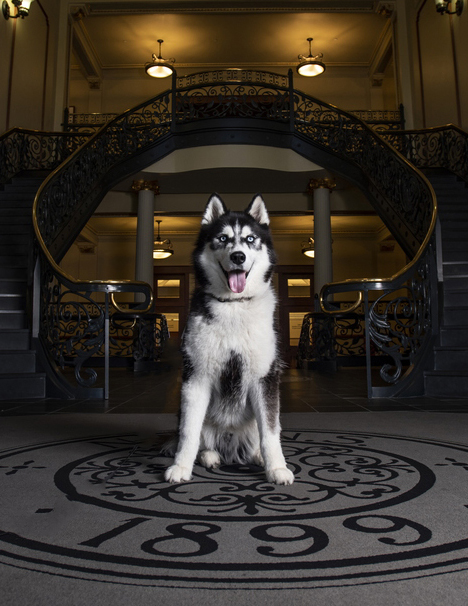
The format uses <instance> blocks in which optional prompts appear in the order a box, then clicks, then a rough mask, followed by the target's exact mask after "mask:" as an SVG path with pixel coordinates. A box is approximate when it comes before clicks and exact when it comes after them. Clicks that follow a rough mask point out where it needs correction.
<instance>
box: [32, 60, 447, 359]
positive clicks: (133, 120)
mask: <svg viewBox="0 0 468 606" xmlns="http://www.w3.org/2000/svg"><path fill="white" fill-rule="evenodd" d="M262 128H264V129H265V131H267V132H268V133H271V134H273V135H274V136H279V137H283V139H282V142H281V144H282V145H285V144H289V145H293V146H294V149H295V150H296V151H298V152H299V153H301V154H303V155H304V156H306V157H310V158H312V157H313V158H314V159H317V158H318V157H320V159H321V160H322V162H326V161H329V162H331V164H332V165H333V166H334V167H336V169H337V170H340V169H342V171H343V172H344V174H348V173H347V172H346V171H347V170H348V167H349V171H351V172H352V176H353V178H354V179H355V180H356V182H358V183H359V184H360V185H361V186H362V187H365V188H366V189H367V191H368V192H369V195H370V198H371V199H372V200H373V202H374V205H375V207H376V209H377V210H378V212H379V214H380V215H381V217H382V218H383V220H384V222H385V223H386V224H387V226H388V227H389V229H390V230H391V231H392V233H393V234H394V236H395V238H396V239H397V240H398V241H399V242H400V244H401V246H402V247H403V249H404V250H405V251H406V252H407V254H408V255H409V256H410V257H412V258H414V260H413V262H412V265H411V268H412V269H413V268H415V267H416V265H415V264H416V262H419V261H420V260H421V259H423V256H424V259H426V255H427V254H429V251H430V250H431V249H429V248H428V245H429V241H430V235H431V233H432V230H433V228H434V222H435V216H436V208H435V199H434V194H433V191H432V188H431V187H430V185H429V183H428V182H427V181H426V180H425V179H424V177H423V176H422V175H421V174H420V173H419V172H418V171H417V170H415V169H414V167H412V166H411V165H410V164H409V163H408V161H407V160H406V159H405V158H404V157H403V156H402V155H401V154H399V153H398V152H396V151H395V150H394V149H393V148H392V147H391V146H390V145H389V144H388V143H387V142H386V141H384V140H383V139H382V137H380V136H379V134H378V133H377V132H376V131H375V130H373V129H371V128H370V127H369V126H367V125H366V124H365V123H364V122H363V121H362V120H361V119H360V118H358V117H357V116H355V115H353V114H352V113H350V112H345V111H341V110H339V109H337V108H336V107H334V106H332V105H330V104H327V103H324V102H322V101H319V100H317V99H314V98H312V97H310V96H308V95H306V94H304V93H302V92H300V91H297V90H295V89H294V88H293V80H292V72H290V74H289V76H288V77H286V76H281V75H277V74H270V73H265V72H251V71H245V70H220V71H216V72H209V73H203V74H193V75H191V76H187V77H183V78H177V77H176V76H175V77H174V79H173V87H172V90H169V91H166V92H164V93H163V94H161V95H158V96H157V97H155V98H154V99H151V100H150V101H148V102H146V103H143V104H141V105H139V106H137V107H136V108H134V109H132V110H129V111H127V112H125V113H124V114H122V115H121V116H118V117H116V118H114V119H113V120H111V121H110V122H108V123H107V124H105V125H104V126H102V127H101V128H100V129H99V131H97V132H96V133H95V134H94V135H92V136H91V137H90V138H89V140H88V141H87V142H86V143H85V144H83V145H82V146H81V147H80V149H78V150H77V151H75V152H74V153H73V154H72V155H71V156H70V157H69V158H68V159H67V161H66V162H64V163H63V164H62V165H61V166H60V167H59V168H57V169H56V170H55V171H54V172H53V173H52V174H51V175H50V176H49V177H48V179H47V180H46V181H45V183H44V184H43V185H42V187H41V189H40V190H39V192H38V194H37V196H36V200H35V205H34V212H33V222H34V226H35V232H36V237H37V240H38V242H39V246H40V249H41V267H42V272H43V274H42V275H43V278H42V284H43V289H45V291H46V292H49V295H47V296H45V297H44V296H43V297H42V300H43V305H42V307H41V314H42V316H41V317H42V321H41V322H40V325H41V327H42V329H41V337H42V341H43V342H44V343H46V342H47V338H48V335H49V334H54V330H53V327H52V329H51V330H49V329H47V331H46V330H45V328H43V327H44V326H45V325H46V323H45V320H44V318H45V316H47V314H48V313H49V312H50V309H51V308H52V309H53V308H54V307H56V305H57V304H56V303H55V300H59V299H61V298H63V296H64V294H65V293H69V292H70V293H79V294H80V296H82V297H84V299H86V297H88V303H91V301H90V300H89V298H90V293H91V292H92V293H96V292H97V293H104V298H105V300H104V302H102V303H100V305H101V307H103V308H104V310H106V309H107V310H108V308H109V306H110V305H112V304H115V301H114V299H113V296H114V295H115V293H117V292H130V291H131V292H144V293H145V296H146V300H145V303H143V304H142V307H145V306H146V307H147V308H149V302H150V299H151V292H150V288H149V286H148V285H144V284H141V283H140V284H138V283H129V282H126V281H122V282H113V283H111V282H98V281H95V282H93V283H91V282H77V281H74V280H73V278H71V277H70V276H66V275H65V274H63V272H61V270H60V268H59V267H58V265H57V262H58V261H59V260H60V258H61V257H62V256H63V254H64V253H65V251H66V250H67V249H68V247H69V246H70V245H71V243H72V242H73V241H74V239H75V237H76V236H77V235H78V233H79V232H80V231H81V229H82V227H83V226H84V224H85V223H86V221H87V219H88V218H89V216H90V215H91V214H92V212H93V211H94V209H95V208H96V207H97V205H98V203H99V202H100V201H101V199H102V197H103V195H104V194H105V193H106V191H107V190H108V189H109V188H110V187H111V186H112V185H113V184H115V183H117V182H118V181H120V180H121V179H122V178H124V177H125V176H126V175H129V174H132V172H134V171H135V170H137V169H139V168H140V167H141V162H142V160H141V158H144V159H145V160H144V161H145V162H146V163H149V162H150V160H152V161H154V158H155V157H161V156H162V155H165V154H166V153H169V152H170V151H172V149H173V148H174V145H175V144H174V143H173V138H174V137H179V139H178V141H181V139H180V137H181V136H185V135H186V133H195V132H196V133H201V132H204V133H205V134H206V133H208V134H209V133H216V137H219V138H218V139H216V138H215V139H214V140H215V142H218V141H221V140H222V137H226V133H227V132H228V131H229V129H232V131H231V132H232V133H233V134H232V136H238V135H239V133H240V132H244V131H245V132H246V137H245V139H244V140H245V141H247V142H248V141H250V139H249V137H250V136H251V133H253V132H255V133H258V132H259V131H261V130H262ZM197 136H198V135H197ZM285 137H287V138H285ZM206 140H207V139H206V137H205V139H204V141H206ZM238 140H240V139H238ZM196 141H197V139H196V138H195V144H200V143H196ZM291 141H292V143H291ZM189 144H190V145H193V144H194V142H193V141H192V140H190V141H189V142H188V143H186V145H189ZM158 154H159V156H158ZM139 157H140V159H139ZM427 263H429V261H427ZM405 271H406V270H405ZM408 271H409V269H408ZM417 271H418V272H420V271H422V270H421V268H420V266H419V265H418V269H417ZM399 277H400V275H398V278H399ZM407 278H408V276H406V274H405V280H406V279H407ZM370 284H372V285H373V286H372V288H371V287H370ZM395 284H396V282H395V281H392V285H391V288H392V289H393V288H394V287H395ZM414 284H416V282H414ZM353 286H354V290H356V291H360V292H364V295H365V297H366V296H367V295H366V293H367V292H368V290H370V289H373V290H388V287H389V283H388V281H385V280H383V281H375V280H374V281H362V280H361V281H358V282H353ZM403 287H404V286H403V283H401V284H400V283H398V286H396V288H403ZM339 288H340V287H339V286H333V287H330V290H329V291H327V292H326V293H325V294H326V295H328V292H332V291H333V292H335V291H336V292H338V291H339ZM333 289H336V290H335V291H334V290H333ZM351 290H352V289H349V291H351ZM413 290H415V287H414V288H413ZM382 296H383V295H382ZM418 300H419V299H418ZM115 305H116V304H115ZM366 313H367V312H366ZM106 314H107V315H106ZM368 315H369V318H371V317H372V318H373V319H375V326H377V327H378V328H377V329H375V331H374V333H375V334H374V337H373V340H374V342H375V343H377V342H378V344H379V347H380V348H382V347H386V348H387V349H389V348H390V349H392V348H393V345H392V341H391V340H389V339H390V336H389V333H388V332H387V333H386V334H383V333H380V332H379V327H382V326H383V324H385V322H384V320H382V319H380V318H379V317H378V315H377V314H376V313H375V311H374V310H373V309H370V311H369V313H368ZM423 316H424V318H427V317H429V316H430V314H429V316H428V314H423ZM108 321H109V317H108V313H107V312H105V315H104V322H108ZM418 321H419V320H418ZM382 322H383V324H382ZM94 326H95V323H93V324H92V326H91V328H90V330H89V332H90V333H92V328H93V327H94ZM424 326H425V327H427V323H426V324H424ZM370 327H371V324H370V320H369V323H368V328H369V329H370ZM385 330H387V329H386V328H385ZM420 331H421V334H422V335H423V336H427V335H429V334H430V328H428V327H427V329H426V330H424V329H423V328H422V325H421V328H420ZM107 334H108V333H107ZM369 334H370V333H369V330H367V335H369ZM379 335H380V337H379ZM106 338H107V339H108V337H106ZM366 338H369V336H367V337H366ZM48 345H49V347H48V350H49V351H51V348H52V350H53V344H52V343H50V342H49V343H48ZM90 347H91V348H92V347H93V345H92V343H91V345H90ZM368 349H370V348H368ZM413 357H414V356H413Z"/></svg>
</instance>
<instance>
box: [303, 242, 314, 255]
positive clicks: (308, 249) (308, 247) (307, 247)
mask: <svg viewBox="0 0 468 606" xmlns="http://www.w3.org/2000/svg"><path fill="white" fill-rule="evenodd" d="M302 254H303V255H305V256H306V257H315V243H314V240H313V238H309V240H308V241H307V242H303V243H302Z"/></svg>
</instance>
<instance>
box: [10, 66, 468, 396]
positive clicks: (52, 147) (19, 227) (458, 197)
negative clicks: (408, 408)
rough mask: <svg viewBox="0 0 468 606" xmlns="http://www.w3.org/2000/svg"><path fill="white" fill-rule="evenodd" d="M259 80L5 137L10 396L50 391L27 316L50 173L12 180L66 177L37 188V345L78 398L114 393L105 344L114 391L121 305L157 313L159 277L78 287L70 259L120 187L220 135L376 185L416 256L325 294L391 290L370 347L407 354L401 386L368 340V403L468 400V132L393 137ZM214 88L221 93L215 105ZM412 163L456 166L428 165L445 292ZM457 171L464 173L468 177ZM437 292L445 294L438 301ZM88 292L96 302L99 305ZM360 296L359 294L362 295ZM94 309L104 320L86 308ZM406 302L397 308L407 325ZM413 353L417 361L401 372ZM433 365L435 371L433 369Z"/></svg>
mask: <svg viewBox="0 0 468 606" xmlns="http://www.w3.org/2000/svg"><path fill="white" fill-rule="evenodd" d="M244 80H245V84H248V90H249V94H248V95H247V94H246V95H239V80H238V75H237V73H236V75H235V79H234V80H233V76H232V72H231V71H230V70H221V72H220V71H219V70H218V71H216V72H203V73H201V74H195V75H194V77H192V76H190V78H177V79H173V82H172V88H171V89H168V90H167V91H164V92H162V93H160V94H159V95H157V96H156V97H154V98H152V99H150V100H148V101H145V102H143V103H141V104H139V105H138V106H136V107H134V108H132V109H131V110H128V111H127V112H124V113H123V114H121V115H120V116H118V117H117V118H115V119H113V120H112V121H110V122H109V123H106V124H104V125H103V126H101V128H100V129H99V130H98V131H97V132H96V133H95V134H94V135H93V136H92V137H91V138H89V137H85V138H84V139H83V138H82V136H81V135H80V134H79V133H74V134H73V133H72V134H70V133H38V132H36V131H25V130H22V129H12V130H11V131H8V132H7V133H5V134H4V135H2V136H1V137H0V177H1V181H0V182H1V183H7V184H6V185H5V186H4V187H3V188H2V189H0V215H1V217H2V223H1V226H0V248H1V250H0V399H7V398H8V399H13V398H17V399H18V398H42V397H44V395H45V385H46V379H45V376H44V375H43V374H42V373H41V372H38V370H40V369H38V363H37V359H36V356H35V353H34V350H33V349H32V348H31V333H30V331H29V313H28V312H27V309H28V301H27V291H28V287H27V285H28V271H29V272H31V269H30V268H29V267H28V266H29V259H30V258H31V259H32V258H33V255H30V253H31V252H32V251H31V250H30V248H31V244H32V242H33V238H32V234H31V228H32V226H31V206H32V202H33V198H34V193H35V192H36V190H37V188H38V186H39V184H40V182H41V181H42V178H43V175H37V174H36V175H34V178H32V175H24V174H23V176H22V178H21V179H13V180H11V178H12V176H13V175H18V174H20V171H25V170H29V171H31V170H33V171H36V170H54V172H53V174H52V175H51V176H50V178H49V179H48V181H47V184H46V185H45V187H44V188H43V189H42V190H41V193H40V195H39V196H38V201H37V219H38V220H37V225H36V226H35V227H36V228H37V233H38V236H39V237H38V246H39V248H40V250H38V255H39V258H40V259H41V267H40V269H41V280H42V281H43V284H44V288H45V291H44V292H43V293H41V295H42V297H43V298H45V299H47V300H48V308H47V310H45V309H44V308H40V309H38V308H37V306H36V305H35V306H34V318H35V322H36V321H37V322H40V323H41V328H42V331H41V335H40V339H39V340H38V343H39V347H40V356H41V358H40V359H41V361H43V363H44V364H45V366H47V373H48V375H47V376H48V378H47V381H48V383H49V382H50V381H52V379H57V380H59V381H62V380H63V381H65V382H66V383H67V387H66V390H65V391H63V390H62V386H61V387H60V389H61V390H62V391H63V393H69V394H71V396H72V397H73V395H74V396H75V397H106V396H102V395H98V392H99V394H101V392H102V389H101V388H99V389H97V388H96V387H95V383H96V379H97V377H98V373H97V372H95V371H94V369H92V368H88V366H87V363H88V361H90V358H91V357H92V356H95V354H96V352H97V351H98V349H95V348H96V347H97V348H100V347H102V344H105V347H104V354H105V356H104V358H105V373H104V374H105V385H106V386H108V378H109V376H108V369H109V358H110V354H109V351H110V350H109V343H110V340H109V339H110V337H109V334H110V333H109V308H110V306H113V307H114V308H117V309H118V305H117V303H116V302H115V299H114V295H117V294H118V293H127V295H128V293H133V294H134V295H136V294H137V293H141V294H143V295H144V298H145V304H144V305H143V304H142V307H141V308H139V309H140V311H141V313H145V312H146V311H147V310H149V309H151V289H150V288H149V286H148V285H147V284H142V283H141V282H129V281H125V280H124V281H120V282H116V281H105V280H103V281H91V282H86V283H85V282H78V281H75V280H74V279H73V278H71V277H69V276H66V275H65V274H63V272H61V270H60V268H59V266H58V265H57V263H58V261H59V260H60V259H61V258H62V256H63V254H65V252H66V250H67V249H68V248H69V246H71V245H72V243H73V241H74V240H75V238H76V237H77V236H78V234H79V233H80V231H81V229H82V227H83V225H84V224H85V221H86V219H87V218H89V217H90V216H92V214H93V212H94V211H95V209H96V208H97V206H98V204H99V203H100V201H101V199H102V195H103V193H105V192H106V191H108V190H109V189H110V188H112V186H113V185H114V184H115V183H116V182H118V181H119V180H121V179H122V178H124V177H130V176H131V175H132V174H134V173H135V170H138V169H139V168H140V167H141V166H148V165H150V164H152V163H154V162H156V161H157V160H158V159H160V158H162V157H164V156H166V155H167V154H169V153H171V151H173V150H174V149H178V148H180V149H182V148H185V147H193V146H197V145H198V146H203V145H219V144H267V145H270V146H273V147H288V148H291V149H292V150H294V151H296V152H298V153H299V154H301V155H302V156H304V157H306V158H309V159H310V160H313V161H315V162H317V161H319V164H320V163H321V164H322V165H323V166H327V167H328V168H329V169H330V170H336V171H337V172H339V173H340V174H342V175H343V176H344V177H349V178H350V179H351V180H352V181H353V182H355V183H356V184H357V185H358V186H360V187H362V188H363V189H365V190H367V191H368V193H369V196H370V197H371V198H372V199H373V200H374V201H375V204H376V208H377V209H378V212H379V215H380V216H381V218H382V220H383V221H384V222H385V224H386V225H387V226H388V227H389V229H390V230H391V231H392V233H393V235H394V236H395V238H396V239H397V240H398V241H399V242H400V244H401V246H402V248H403V249H404V250H405V252H406V254H407V255H408V258H409V259H412V261H411V262H410V263H409V264H408V265H407V266H406V267H405V268H402V269H401V271H400V272H397V274H395V275H394V276H392V277H391V278H388V279H386V280H384V281H382V282H380V281H376V280H367V279H362V280H354V281H353V280H347V281H345V282H337V283H334V284H329V285H326V287H325V289H324V291H323V296H324V300H325V301H327V299H328V297H329V296H330V295H334V294H338V293H349V292H353V293H359V295H360V296H361V295H362V296H364V300H365V301H367V299H368V295H369V293H370V292H371V291H376V293H383V294H382V295H380V294H379V295H378V296H379V299H378V301H380V300H381V299H382V297H387V299H388V300H386V301H385V305H384V306H383V309H382V311H378V310H377V311H376V309H377V308H376V306H375V305H374V304H369V305H368V306H366V307H365V310H364V313H365V314H366V323H367V324H366V325H367V326H368V332H367V338H368V340H369V339H370V342H371V344H373V345H375V347H377V350H378V351H380V352H383V353H384V354H386V355H387V357H390V358H391V360H392V361H391V363H390V364H389V363H387V362H384V364H383V366H382V368H381V369H380V379H382V381H383V382H385V383H386V385H384V386H373V385H372V373H371V372H370V365H371V361H370V357H371V351H372V349H371V348H370V347H368V348H367V358H368V374H367V377H368V379H367V383H368V394H369V397H395V396H396V395H397V394H398V395H404V394H406V395H409V394H411V395H416V394H420V393H421V392H422V391H423V381H422V379H423V377H424V391H425V393H426V394H427V395H434V396H442V397H468V372H467V371H466V370H465V367H466V362H467V361H468V346H467V343H468V338H467V337H468V320H467V314H466V312H467V311H468V242H467V241H466V236H465V234H466V232H467V227H468V225H467V220H468V210H467V202H468V200H467V191H468V190H467V189H466V187H465V183H468V170H467V153H468V152H467V150H468V147H467V141H468V135H467V133H465V132H464V131H462V130H461V129H459V128H458V127H457V126H455V125H447V126H444V127H439V128H431V129H426V130H424V131H396V130H387V131H385V133H384V134H381V135H380V136H378V135H377V134H376V131H375V130H372V128H370V127H368V126H366V125H365V124H364V123H363V122H362V121H361V119H360V118H358V117H356V116H354V115H353V114H351V113H349V112H345V111H344V110H340V109H338V108H336V107H334V106H331V105H329V104H328V103H326V102H323V101H320V100H318V99H314V98H313V97H310V96H309V95H307V94H306V93H303V92H301V91H298V90H296V89H295V88H294V79H293V72H292V70H290V71H289V72H288V75H287V76H285V75H281V74H266V73H264V72H256V71H248V72H246V73H245V75H244V72H243V75H242V81H244ZM216 91H218V94H216V95H215V94H214V92H216ZM251 91H258V94H259V95H263V96H265V99H268V102H267V103H257V102H255V103H253V102H252V99H254V98H256V97H255V94H254V93H252V92H251ZM266 93H268V94H266ZM203 94H206V95H209V96H210V99H212V102H210V103H209V104H200V103H199V99H200V95H203ZM383 132H384V131H382V133H383ZM77 137H78V138H77ZM80 137H81V138H80ZM69 138H70V140H68V139H69ZM265 142H267V143H265ZM38 145H39V146H38ZM392 147H393V149H392ZM38 149H40V154H38ZM395 150H399V151H400V152H401V154H397V153H396V152H395ZM405 157H406V158H409V159H410V162H413V163H414V165H415V166H417V167H418V168H420V169H423V170H424V169H426V168H427V167H429V166H431V167H439V168H443V169H447V170H450V171H452V172H451V173H447V172H445V174H444V173H443V172H442V171H441V172H436V171H435V170H434V172H433V173H431V174H429V178H430V180H431V181H432V183H433V186H434V188H435V191H436V194H437V197H438V201H439V206H440V223H441V230H440V232H441V243H440V242H439V243H438V246H437V250H438V253H439V267H443V270H441V271H439V287H438V289H437V286H436V284H435V283H434V271H433V269H434V260H435V257H434V252H433V250H434V249H433V247H432V242H433V234H434V228H435V226H436V213H435V207H434V204H433V201H434V199H433V193H432V191H431V189H430V188H429V187H428V185H427V182H426V181H425V180H424V179H422V178H421V176H420V175H418V174H417V173H416V172H415V171H414V170H413V168H412V167H411V165H410V164H409V163H408V161H406V160H405ZM454 174H457V175H460V177H461V178H462V179H463V180H464V181H463V182H462V181H458V180H457V178H456V177H454V176H452V175H454ZM36 176H37V177H39V178H35V177H36ZM440 253H441V254H442V256H440ZM441 264H442V265H441ZM402 286H404V287H405V288H407V289H408V290H409V293H410V294H409V299H408V297H407V299H408V300H411V301H413V304H412V305H408V304H406V306H405V307H404V309H403V311H402V312H401V313H404V319H405V322H403V321H402V317H401V314H400V315H398V314H399V312H398V309H399V307H397V306H398V305H400V304H401V296H400V294H399V291H400V290H401V288H402ZM431 289H432V290H431ZM436 289H437V292H438V297H439V303H440V306H439V309H440V310H441V312H440V317H439V321H437V320H436V318H435V317H434V315H435V314H434V312H435V310H436V306H434V305H431V303H432V301H433V300H434V297H436V296H437V294H436ZM63 290H66V292H67V297H68V296H72V295H73V296H75V298H76V300H75V298H71V299H68V298H67V305H71V309H72V311H70V313H71V314H72V316H73V314H75V315H76V321H77V322H78V324H77V325H76V326H75V327H74V328H75V330H71V332H70V333H69V334H68V332H67V333H66V334H64V333H63V331H62V332H60V331H61V326H60V320H58V319H57V318H59V317H60V313H61V309H62V308H61V305H62V291H63ZM429 292H432V295H429V296H428V294H427V293H429ZM391 297H394V298H393V299H391ZM78 299H79V300H80V301H85V302H87V303H86V304H85V306H84V307H83V306H82V305H81V306H80V303H79V301H78ZM382 300H383V299H382ZM405 300H406V299H405ZM359 301H360V298H357V299H356V303H357V304H359ZM372 301H373V299H372V297H371V299H370V302H371V303H372ZM88 304H90V305H91V306H92V309H93V312H92V313H91V312H88V311H86V309H87V308H86V305H88ZM392 306H393V307H392ZM392 309H393V311H392ZM395 310H397V315H396V317H395V318H393V319H392V317H391V315H392V313H394V312H395ZM327 311H333V310H329V309H327ZM45 312H47V313H45ZM73 317H74V318H75V316H73ZM77 326H79V329H77V328H76V327H77ZM72 328H73V327H72ZM435 338H436V339H437V341H436V344H435V347H434V340H435ZM368 344H369V343H368ZM99 352H102V349H99ZM67 356H68V357H71V358H72V361H73V366H74V370H75V372H74V380H75V383H74V384H73V385H72V384H71V383H69V382H68V380H67V378H66V377H64V376H63V373H60V371H59V367H61V366H62V365H63V360H64V359H65V358H66V357H67ZM410 357H411V359H412V360H414V366H413V367H410V368H408V372H405V373H404V374H402V373H401V369H402V367H403V365H404V363H405V362H406V360H407V359H409V358H410ZM432 360H434V364H432ZM428 367H429V368H431V367H432V370H428V371H426V372H424V371H423V369H426V368H428ZM83 369H85V373H84V375H82V374H81V372H82V370H83ZM423 372H424V374H423ZM106 389H107V388H105V389H104V392H105V391H106ZM62 391H61V393H62ZM107 391H108V390H107ZM95 392H96V393H95ZM77 394H84V395H83V396H81V395H80V396H78V395H77ZM93 394H94V395H93Z"/></svg>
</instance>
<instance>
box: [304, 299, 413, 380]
mask: <svg viewBox="0 0 468 606" xmlns="http://www.w3.org/2000/svg"><path fill="white" fill-rule="evenodd" d="M371 305H372V307H373V315H374V316H378V317H379V318H387V319H388V320H387V324H388V334H392V335H398V338H399V339H400V340H401V339H402V338H403V339H405V333H407V332H408V331H409V330H414V326H413V327H412V326H411V322H412V320H411V317H410V316H408V315H407V313H406V309H405V306H404V305H402V300H401V299H399V300H398V299H397V300H393V301H386V300H385V299H384V298H379V300H376V301H375V300H374V301H372V303H371ZM352 306H353V304H352V303H343V302H341V303H339V304H336V307H337V313H336V314H334V315H330V314H326V313H323V312H311V313H308V314H306V315H305V316H304V320H303V323H302V328H301V335H300V339H299V346H298V352H297V364H298V368H302V367H304V365H306V364H307V365H310V363H313V364H315V363H317V364H320V363H322V362H336V365H337V366H363V365H365V364H366V354H367V345H366V314H365V307H364V304H363V303H361V304H360V305H359V307H358V308H357V309H356V310H355V311H354V312H353V313H349V312H348V311H347V308H348V309H349V308H350V307H352ZM338 309H339V310H340V311H341V313H338ZM405 342H406V344H407V346H408V347H406V348H404V347H403V348H401V350H400V351H401V360H400V362H401V367H400V368H399V376H401V373H402V372H403V371H404V370H407V368H409V366H410V364H411V358H412V355H413V352H415V351H416V350H417V347H411V339H408V340H406V341H405ZM370 356H371V362H372V365H373V366H378V365H380V366H382V364H383V362H382V357H383V356H386V362H387V361H388V362H389V363H391V358H390V357H389V356H388V355H387V352H386V351H385V348H381V347H377V346H376V345H375V344H374V342H373V341H372V340H371V341H370Z"/></svg>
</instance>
